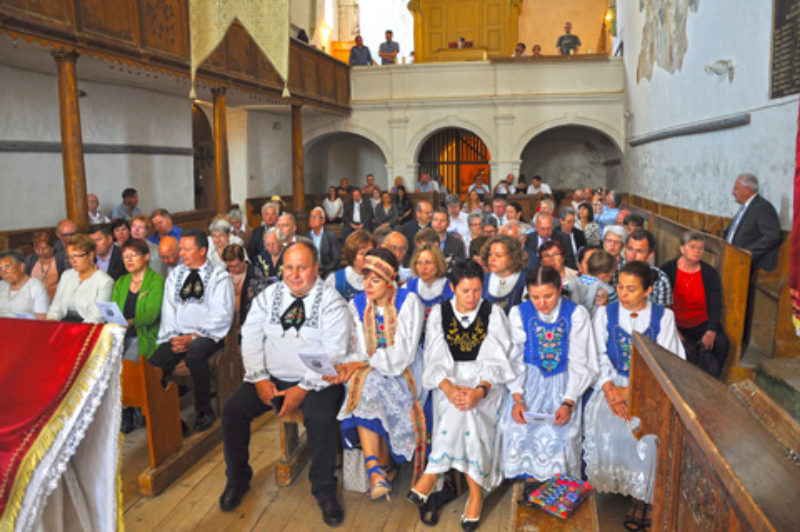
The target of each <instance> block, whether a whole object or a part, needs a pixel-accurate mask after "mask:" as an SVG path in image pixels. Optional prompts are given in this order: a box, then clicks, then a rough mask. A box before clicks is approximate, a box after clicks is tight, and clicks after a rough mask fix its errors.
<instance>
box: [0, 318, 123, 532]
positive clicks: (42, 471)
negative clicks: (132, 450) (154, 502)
mask: <svg viewBox="0 0 800 532" xmlns="http://www.w3.org/2000/svg"><path fill="white" fill-rule="evenodd" d="M124 334H125V330H124V329H123V328H121V327H117V326H115V325H91V324H75V323H60V322H52V321H49V322H45V321H36V320H15V319H0V353H2V354H1V355H0V390H2V393H3V399H2V401H0V405H1V406H0V530H33V529H38V530H48V531H60V530H80V529H83V530H104V531H105V530H108V531H112V530H116V529H117V527H118V523H121V520H122V508H121V503H122V501H121V494H120V492H119V491H118V489H117V486H118V482H119V465H120V447H121V446H120V435H119V425H120V412H121V409H120V378H119V375H120V360H121V358H120V357H121V351H122V342H123V337H124Z"/></svg>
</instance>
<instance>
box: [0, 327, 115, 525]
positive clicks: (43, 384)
mask: <svg viewBox="0 0 800 532" xmlns="http://www.w3.org/2000/svg"><path fill="white" fill-rule="evenodd" d="M102 330H103V328H102V326H101V325H87V324H81V323H61V322H54V321H37V320H16V319H4V318H0V394H2V400H0V515H3V512H4V510H5V507H6V504H7V502H8V497H9V494H10V492H11V488H12V487H13V485H14V479H15V478H16V475H17V473H18V471H19V467H20V463H21V462H22V460H23V458H24V457H25V455H26V454H27V453H28V451H29V450H30V448H31V446H32V445H33V443H34V442H35V441H36V439H37V437H38V436H39V434H40V433H41V431H42V429H43V428H44V427H46V426H47V424H48V423H49V422H50V420H51V418H52V416H53V414H54V413H55V411H56V410H57V409H58V406H59V405H60V404H61V402H62V401H63V400H64V398H65V397H66V395H67V393H68V392H69V390H70V388H71V387H72V385H73V384H74V383H75V380H76V379H77V377H78V376H79V375H80V373H81V370H82V368H83V366H84V364H85V363H86V360H87V359H88V358H89V356H90V355H91V353H92V349H93V348H94V344H95V342H96V341H97V338H98V336H99V335H100V332H101V331H102Z"/></svg>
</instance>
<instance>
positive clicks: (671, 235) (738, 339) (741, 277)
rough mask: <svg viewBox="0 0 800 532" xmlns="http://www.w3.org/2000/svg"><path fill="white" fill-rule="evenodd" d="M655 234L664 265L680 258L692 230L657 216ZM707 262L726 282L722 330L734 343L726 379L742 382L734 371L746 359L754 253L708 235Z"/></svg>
mask: <svg viewBox="0 0 800 532" xmlns="http://www.w3.org/2000/svg"><path fill="white" fill-rule="evenodd" d="M652 224H653V226H652V227H653V229H652V233H653V236H654V237H655V239H656V264H663V263H664V262H666V261H667V260H669V259H672V258H675V257H677V256H678V255H680V237H681V235H682V234H683V233H685V232H686V231H689V230H691V229H690V228H689V227H686V226H685V225H681V224H679V223H677V222H675V221H673V220H670V219H667V218H664V217H663V216H659V215H653V217H652ZM705 236H706V243H705V254H704V255H703V260H704V261H705V262H708V263H709V264H711V265H712V266H713V267H714V268H715V269H716V270H717V272H718V273H719V275H720V278H721V281H722V320H721V321H722V328H723V330H724V331H725V334H726V335H727V336H728V339H729V340H730V350H729V352H728V358H727V360H726V362H725V367H724V369H723V372H722V378H723V379H724V380H738V379H739V378H742V376H743V375H740V374H739V373H737V371H736V370H734V368H735V367H736V366H738V365H739V360H740V359H741V356H742V336H743V335H744V326H745V320H744V318H745V310H746V308H747V292H748V279H749V276H750V260H751V257H750V252H748V251H745V250H743V249H739V248H737V247H735V246H732V245H730V244H728V243H727V242H726V241H725V240H723V239H721V238H719V237H716V236H713V235H705Z"/></svg>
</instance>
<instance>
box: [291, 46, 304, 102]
mask: <svg viewBox="0 0 800 532" xmlns="http://www.w3.org/2000/svg"><path fill="white" fill-rule="evenodd" d="M301 57H302V53H296V54H291V55H290V56H289V89H290V90H291V91H292V92H295V91H299V92H305V91H306V88H305V86H304V85H303V72H302V70H301V68H300V64H301V63H302V60H301Z"/></svg>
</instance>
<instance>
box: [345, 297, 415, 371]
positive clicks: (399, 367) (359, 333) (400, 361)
mask: <svg viewBox="0 0 800 532" xmlns="http://www.w3.org/2000/svg"><path fill="white" fill-rule="evenodd" d="M347 306H348V309H349V310H350V319H351V329H350V341H349V342H348V347H347V360H346V361H347V362H363V361H368V362H369V365H370V366H372V367H373V368H375V369H377V370H378V371H380V372H381V373H382V374H384V375H387V376H391V377H396V376H398V375H401V374H402V373H403V371H405V369H406V368H407V367H408V366H410V365H411V363H412V362H414V358H416V356H417V348H418V347H419V337H420V335H421V333H422V322H423V321H424V316H425V307H424V306H423V305H422V302H421V301H420V300H419V298H418V297H417V294H414V293H413V292H410V293H408V294H407V295H406V299H405V301H403V306H401V307H400V311H399V312H398V313H397V330H396V331H395V335H394V344H393V345H390V346H386V347H379V348H378V349H377V350H376V351H375V353H373V354H372V356H371V357H370V356H369V355H368V354H367V343H366V341H365V339H364V322H362V321H361V319H360V318H359V317H358V310H357V309H356V304H355V303H354V302H353V301H350V303H348V305H347ZM383 310H384V309H383V307H379V306H377V305H376V306H375V314H376V315H379V316H383Z"/></svg>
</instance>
